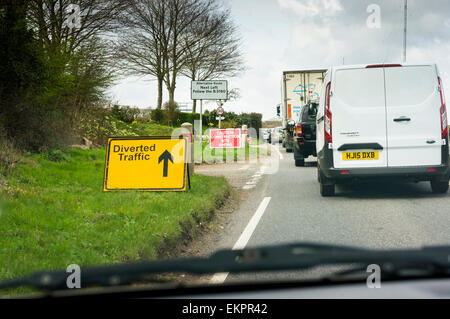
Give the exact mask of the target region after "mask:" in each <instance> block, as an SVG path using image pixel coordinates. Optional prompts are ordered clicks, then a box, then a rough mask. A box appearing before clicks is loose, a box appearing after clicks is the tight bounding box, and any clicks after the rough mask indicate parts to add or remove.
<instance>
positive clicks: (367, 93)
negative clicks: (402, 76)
mask: <svg viewBox="0 0 450 319" xmlns="http://www.w3.org/2000/svg"><path fill="white" fill-rule="evenodd" d="M333 95H334V96H335V97H336V98H337V99H339V100H340V102H342V103H345V104H347V105H349V106H351V107H376V106H384V105H385V101H384V76H383V69H381V68H379V69H378V68H375V69H347V70H337V71H336V80H335V87H334V90H333ZM331 107H333V106H332V105H331Z"/></svg>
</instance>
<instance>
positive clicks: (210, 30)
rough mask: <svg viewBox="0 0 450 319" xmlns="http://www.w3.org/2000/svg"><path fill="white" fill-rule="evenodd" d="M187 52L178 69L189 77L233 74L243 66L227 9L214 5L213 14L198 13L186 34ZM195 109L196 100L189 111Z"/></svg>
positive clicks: (202, 78)
mask: <svg viewBox="0 0 450 319" xmlns="http://www.w3.org/2000/svg"><path fill="white" fill-rule="evenodd" d="M185 46H186V52H187V56H186V59H185V67H184V69H183V70H182V71H181V73H182V74H183V75H185V76H187V77H188V78H190V79H191V80H193V81H195V80H200V81H204V80H212V79H217V78H219V77H223V76H227V77H234V76H236V75H237V74H238V73H240V72H241V71H243V70H244V67H243V59H242V55H241V52H240V50H239V47H240V39H239V38H238V37H237V36H236V28H235V26H234V25H233V22H232V21H231V18H230V12H229V11H224V10H221V8H219V7H217V8H216V10H214V12H213V14H211V15H209V16H205V17H201V19H199V21H198V23H196V24H195V25H192V26H191V28H190V32H189V33H188V36H186V37H185ZM195 111H196V101H195V100H194V102H193V107H192V112H193V113H195Z"/></svg>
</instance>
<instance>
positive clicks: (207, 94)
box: [191, 80, 228, 100]
mask: <svg viewBox="0 0 450 319" xmlns="http://www.w3.org/2000/svg"><path fill="white" fill-rule="evenodd" d="M191 99H192V100H227V99H228V82H227V81H226V80H217V81H191Z"/></svg>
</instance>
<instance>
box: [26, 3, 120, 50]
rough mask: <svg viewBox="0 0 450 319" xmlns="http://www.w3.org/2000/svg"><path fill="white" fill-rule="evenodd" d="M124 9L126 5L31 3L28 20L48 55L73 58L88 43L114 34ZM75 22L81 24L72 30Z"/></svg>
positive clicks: (76, 24)
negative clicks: (109, 33)
mask: <svg viewBox="0 0 450 319" xmlns="http://www.w3.org/2000/svg"><path fill="white" fill-rule="evenodd" d="M74 5H75V6H74ZM77 8H79V9H80V11H79V12H78V11H77V10H76V9H77ZM123 8H124V2H123V1H108V0H78V1H76V0H30V1H29V10H28V12H29V14H28V19H29V21H30V23H31V25H32V26H33V28H34V29H35V31H36V33H37V35H38V37H39V39H40V40H41V41H42V43H43V45H44V47H45V48H46V49H47V51H48V53H50V54H51V53H54V51H55V50H62V51H63V52H62V53H69V54H71V53H73V52H74V51H75V50H76V49H77V48H79V47H80V46H81V45H83V43H85V42H86V41H87V40H89V39H92V38H94V37H98V36H100V35H105V34H106V33H108V32H111V31H114V30H115V29H116V28H117V27H118V24H117V17H118V14H119V13H120V12H121V11H122V10H123ZM72 22H79V24H78V23H75V24H74V25H73V26H72V27H71V26H70V25H68V24H70V23H72Z"/></svg>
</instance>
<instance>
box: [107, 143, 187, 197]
mask: <svg viewBox="0 0 450 319" xmlns="http://www.w3.org/2000/svg"><path fill="white" fill-rule="evenodd" d="M117 140H120V141H134V140H184V143H185V144H184V150H185V151H184V172H183V186H182V187H181V188H114V189H109V188H107V184H108V166H109V151H110V146H111V142H112V141H117ZM187 152H188V140H187V137H175V138H174V137H171V136H131V137H120V136H118V137H108V143H107V145H106V155H105V171H104V175H103V191H104V192H121V191H186V189H187V187H186V177H187Z"/></svg>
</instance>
